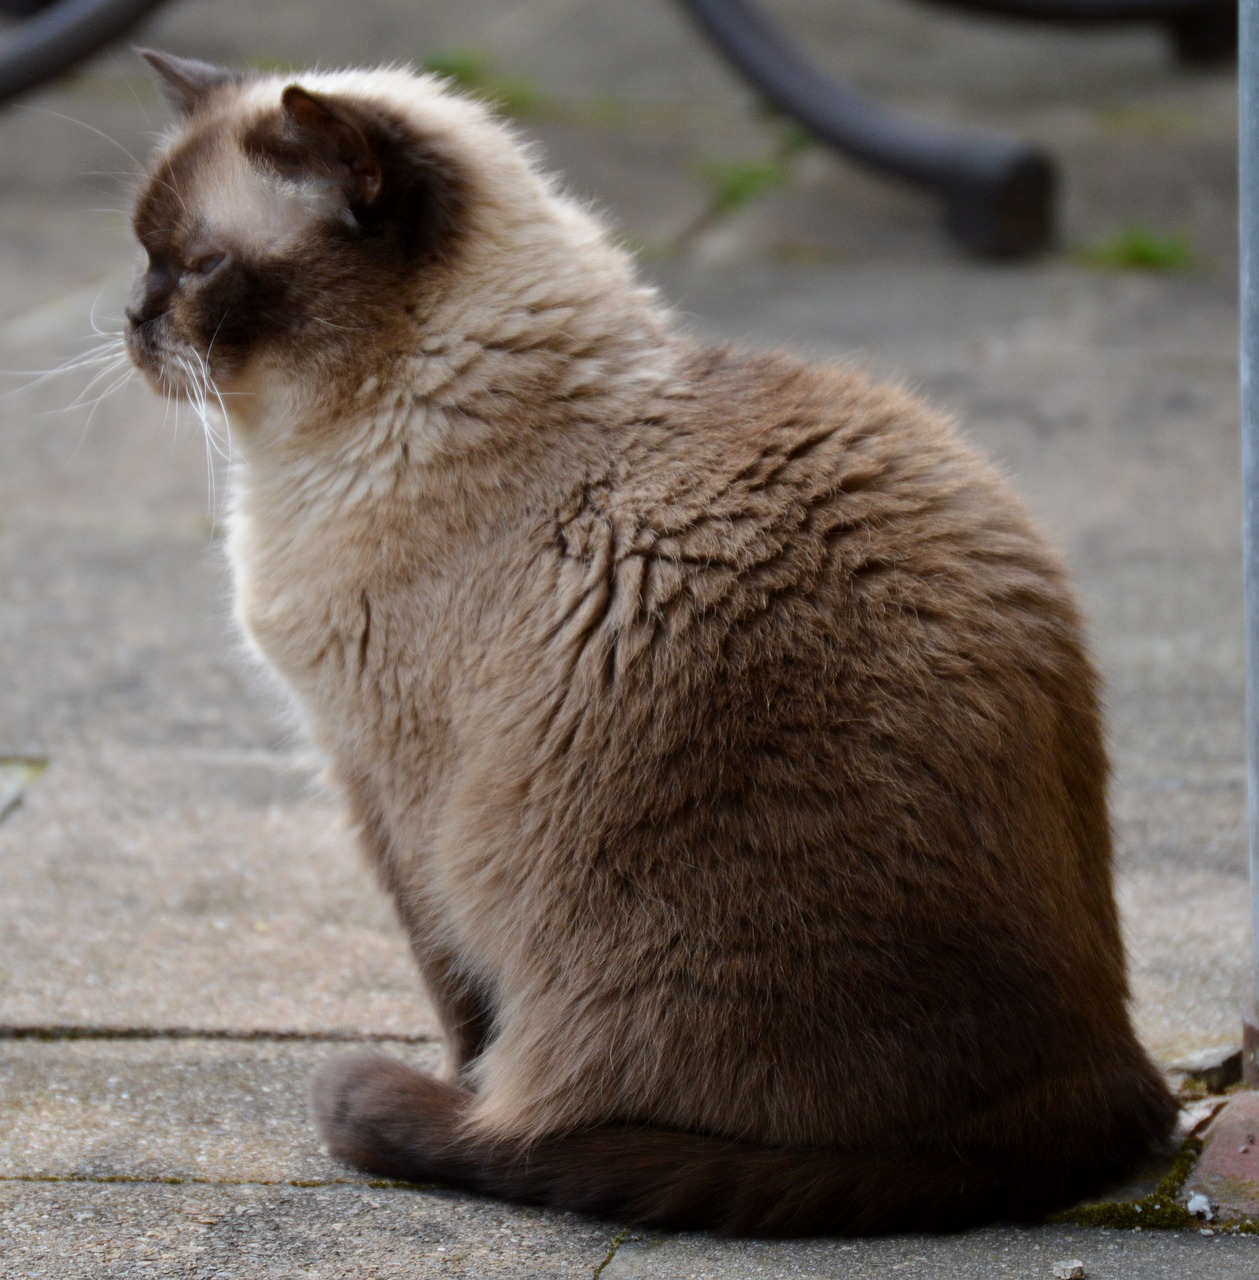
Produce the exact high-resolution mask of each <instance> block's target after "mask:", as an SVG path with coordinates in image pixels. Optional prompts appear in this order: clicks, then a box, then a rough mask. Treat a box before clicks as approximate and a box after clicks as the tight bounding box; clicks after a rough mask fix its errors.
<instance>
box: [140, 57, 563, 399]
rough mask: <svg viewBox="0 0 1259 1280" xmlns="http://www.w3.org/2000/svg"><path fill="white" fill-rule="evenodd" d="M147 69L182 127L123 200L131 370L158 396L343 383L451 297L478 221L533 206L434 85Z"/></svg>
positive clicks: (490, 136)
mask: <svg viewBox="0 0 1259 1280" xmlns="http://www.w3.org/2000/svg"><path fill="white" fill-rule="evenodd" d="M144 56H145V57H146V58H147V59H148V61H149V62H150V63H151V64H152V65H153V67H154V68H155V69H156V70H157V72H158V74H159V76H160V78H161V84H162V87H163V89H164V91H165V95H166V97H167V98H168V99H169V100H170V102H171V103H172V104H173V106H174V107H175V108H176V110H177V112H178V113H179V117H180V119H179V124H178V126H177V127H176V129H175V130H174V131H173V133H172V134H171V135H170V137H169V138H168V139H167V141H166V142H165V145H164V146H162V148H161V149H160V151H159V153H158V155H157V156H156V158H155V160H154V161H153V164H152V166H151V168H150V171H149V173H148V174H147V176H146V177H145V179H144V181H143V185H142V188H141V191H140V194H139V198H138V200H137V202H136V207H135V214H134V227H135V233H136V236H137V238H138V239H139V242H140V245H141V248H142V249H143V251H144V256H143V259H142V260H141V263H140V265H139V268H138V271H137V275H136V279H135V283H134V286H133V289H132V292H131V296H130V299H129V302H128V305H127V319H128V326H127V343H128V349H129V351H130V354H131V357H132V359H133V361H134V362H135V363H136V364H137V365H138V366H139V368H140V369H141V370H142V371H143V372H144V373H145V374H146V375H147V376H148V377H149V379H150V381H152V382H153V383H154V384H155V385H156V386H158V387H159V388H160V389H163V390H167V391H174V392H176V393H180V392H183V393H188V392H189V391H190V390H192V389H193V387H194V386H195V384H196V383H197V381H198V379H199V378H200V379H202V380H204V375H207V374H208V376H209V379H210V380H211V382H212V384H214V385H216V386H217V387H218V388H219V389H225V390H228V391H231V390H232V389H234V388H244V389H245V390H248V389H250V388H251V387H256V386H257V385H259V384H260V383H262V382H267V383H268V384H270V383H275V382H276V381H279V382H285V381H289V382H293V383H296V382H302V383H304V384H306V385H310V384H311V383H312V380H314V381H315V382H318V381H320V380H322V381H323V382H324V383H325V384H331V383H334V382H336V380H337V379H342V380H343V379H344V377H345V374H346V370H347V369H352V368H353V367H354V366H355V365H356V363H357V365H358V366H360V367H361V366H362V365H363V363H364V361H368V360H370V358H371V355H372V353H373V352H376V351H379V350H381V349H382V348H387V347H388V346H389V345H390V344H391V343H398V342H400V339H399V337H398V335H399V332H400V331H401V330H402V329H404V328H406V327H407V326H410V327H411V329H412V330H414V326H415V323H416V317H417V315H418V316H421V318H422V313H423V312H424V310H425V308H427V307H431V306H433V305H434V300H435V299H438V298H441V297H445V296H448V295H449V293H450V292H451V289H450V286H451V282H452V281H456V280H458V279H460V278H461V273H462V272H463V271H464V270H465V269H468V268H469V267H470V266H471V263H470V261H469V255H468V253H467V252H466V250H467V247H468V245H469V244H470V243H471V242H474V241H478V240H483V239H484V237H483V236H482V235H479V234H476V232H475V228H476V226H477V225H478V224H482V225H483V224H484V223H485V220H486V216H487V210H488V211H489V214H490V216H491V217H497V218H498V220H499V222H502V221H503V218H504V215H505V213H506V212H507V211H508V209H509V206H511V205H512V204H513V203H515V204H521V205H527V204H528V203H529V193H530V191H531V190H532V191H533V192H534V194H535V195H542V194H544V192H545V184H543V183H541V182H540V180H538V179H537V178H536V176H535V175H533V173H532V172H531V170H530V168H529V166H528V165H527V163H526V162H525V160H524V158H523V156H522V154H521V153H520V152H519V149H518V148H516V147H515V146H514V145H513V144H511V142H510V139H509V138H508V135H507V134H506V132H505V131H504V130H503V129H502V128H501V127H499V126H498V125H497V124H496V123H494V122H493V121H492V119H491V118H490V117H489V114H488V113H487V112H486V111H485V110H484V109H482V108H481V107H480V106H479V105H478V104H476V103H473V102H469V101H467V100H465V99H462V98H459V97H457V96H455V95H453V94H450V93H448V92H446V91H445V90H444V89H443V87H442V86H441V85H440V84H439V83H437V82H436V81H434V80H433V79H432V78H431V77H416V76H412V75H409V74H406V73H403V72H397V71H378V72H353V73H329V74H325V73H316V74H312V75H310V76H303V77H301V78H300V79H297V80H294V79H293V78H292V77H283V76H275V75H262V74H256V73H241V72H235V71H228V70H224V69H221V68H217V67H213V66H210V65H208V64H205V63H201V62H195V61H191V60H188V59H182V58H174V57H171V56H169V55H166V54H158V53H153V52H145V53H144ZM487 156H488V157H490V158H492V160H493V163H488V164H487V163H483V161H484V160H485V159H486V157H487ZM486 174H492V175H495V176H496V180H497V183H498V187H497V189H495V188H494V187H493V184H487V182H486V181H485V175H486ZM513 182H514V188H515V194H514V195H513V193H512V190H511V188H512V186H513Z"/></svg>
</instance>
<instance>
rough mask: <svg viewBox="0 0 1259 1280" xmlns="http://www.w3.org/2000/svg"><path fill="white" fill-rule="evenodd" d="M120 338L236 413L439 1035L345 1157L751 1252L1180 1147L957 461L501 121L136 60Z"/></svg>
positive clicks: (1046, 564) (1091, 798)
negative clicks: (593, 195) (131, 197)
mask: <svg viewBox="0 0 1259 1280" xmlns="http://www.w3.org/2000/svg"><path fill="white" fill-rule="evenodd" d="M146 56H147V57H148V58H149V60H150V61H151V62H152V63H153V65H154V66H155V68H156V69H157V71H158V73H159V75H160V77H161V79H162V82H163V84H164V85H165V87H166V90H167V93H168V96H169V97H170V98H171V100H172V102H173V103H174V104H175V106H176V108H177V109H178V111H179V112H180V115H181V122H180V125H179V127H178V129H177V130H176V131H175V133H174V134H173V135H172V137H171V138H170V139H168V140H167V141H166V143H165V144H164V145H163V146H162V147H161V149H160V151H159V153H158V155H157V157H156V159H155V160H154V162H153V165H152V169H151V172H150V174H149V176H148V179H147V181H146V183H145V185H144V187H143V189H142V192H141V195H140V198H139V201H138V204H137V208H136V215H135V226H136V233H137V236H138V238H139V240H140V243H141V245H142V246H143V248H144V249H145V251H146V255H147V256H146V260H145V263H144V265H143V267H142V269H141V271H140V273H139V276H138V279H137V282H136V287H135V291H134V294H133V297H132V299H131V302H130V305H129V308H128V315H129V318H130V329H129V339H128V340H129V346H130V350H131V353H132V356H133V358H134V360H135V362H136V363H137V364H138V366H139V367H140V368H141V369H142V370H143V371H144V372H145V373H146V374H147V375H148V376H149V378H150V379H151V381H152V382H153V383H154V384H155V385H156V386H157V387H159V388H161V389H164V390H166V391H167V392H173V393H175V394H180V395H185V396H188V397H190V398H192V399H194V400H197V401H198V402H199V403H200V404H202V406H204V405H205V404H206V403H207V402H210V401H211V400H212V399H213V395H212V394H211V393H213V394H217V395H218V396H219V397H220V401H219V403H220V404H221V405H222V406H223V408H224V411H225V412H226V413H227V414H228V416H229V417H230V421H231V427H232V437H233V440H234V442H235V448H236V450H237V452H238V457H237V461H236V465H235V468H234V472H233V480H232V483H233V499H232V507H231V517H230V521H231V523H230V540H229V551H230V558H231V563H232V569H233V573H234V579H235V590H236V609H237V617H238V619H239V622H240V625H241V628H242V630H243V632H244V634H245V636H246V637H247V639H248V640H249V642H250V644H251V645H252V646H253V648H254V650H255V651H256V653H257V655H258V657H259V658H260V659H261V661H262V663H263V664H264V665H265V666H266V668H267V669H269V670H270V671H272V672H274V673H275V674H276V676H278V678H279V680H280V682H281V684H282V685H283V686H284V688H285V689H286V690H287V691H288V693H289V694H290V695H291V697H292V699H293V700H294V702H295V703H296V706H297V708H298V710H299V712H300V715H301V719H302V721H303V723H304V724H305V725H306V726H307V727H308V728H309V730H310V733H311V734H312V736H313V738H314V740H315V742H316V743H317V744H318V746H319V747H320V748H321V749H322V751H323V752H324V754H325V755H326V757H327V758H328V760H329V762H330V765H331V769H332V772H333V774H334V776H335V778H336V779H337V781H338V783H339V785H340V787H341V788H342V790H343V791H344V794H345V797H346V801H347V803H348V805H349V807H350V809H351V811H352V813H353V816H354V818H355V820H356V822H357V825H358V828H359V831H360V833H361V838H362V841H363V843H364V846H365V847H366V849H367V851H368V853H369V854H370V856H371V859H372V861H373V862H374V864H375V866H376V867H377V869H378V871H379V874H380V877H381V880H382V882H383V884H384V885H385V887H386V888H387V889H388V891H389V892H390V893H391V894H392V896H393V898H394V901H395V902H396V904H397V907H398V911H399V914H400V916H401V918H402V921H403V924H404V926H405V928H406V930H407V934H408V936H409V939H410V942H411V945H412V947H413V950H414V952H415V956H416V959H417V960H418V962H419V966H420V969H421V971H422V973H423V976H424V980H425V983H426V985H427V987H428V990H429V992H430V995H431V997H432V1001H433V1004H434V1006H435V1008H436V1010H437V1013H438V1016H439V1018H440V1020H441V1022H442V1025H443V1028H444V1031H445V1036H446V1049H447V1058H448V1065H447V1069H446V1072H445V1075H444V1077H443V1078H437V1077H431V1076H426V1075H422V1074H420V1073H417V1072H414V1071H412V1070H410V1069H409V1068H407V1067H405V1066H403V1065H402V1064H400V1063H397V1062H393V1061H391V1060H389V1059H387V1058H384V1057H381V1056H380V1055H367V1056H359V1057H355V1058H351V1059H347V1060H344V1061H338V1062H334V1063H333V1064H331V1065H330V1066H328V1067H326V1068H325V1069H324V1071H323V1072H322V1073H321V1074H320V1076H319V1078H318V1080H317V1082H316V1086H315V1111H316V1116H317V1118H318V1122H319V1124H320V1128H321V1131H322V1133H323V1134H324V1136H325V1138H326V1140H327V1141H328V1143H329V1145H330V1147H331V1148H332V1150H333V1151H334V1153H335V1154H337V1155H339V1156H340V1157H342V1158H343V1159H346V1160H348V1161H350V1162H352V1163H354V1164H356V1165H358V1166H359V1167H361V1168H364V1169H368V1170H373V1171H377V1172H381V1173H386V1174H389V1175H391V1176H397V1177H404V1178H412V1179H416V1180H437V1181H442V1182H446V1183H449V1184H452V1185H456V1186H463V1187H467V1188H470V1189H474V1190H477V1191H482V1192H488V1193H490V1194H494V1195H499V1196H504V1197H508V1198H512V1199H518V1200H523V1201H530V1202H536V1203H542V1204H549V1205H555V1206H558V1207H561V1208H570V1209H577V1210H582V1211H586V1212H590V1213H597V1214H602V1215H606V1216H609V1217H613V1218H617V1219H620V1220H622V1221H627V1222H635V1223H651V1224H660V1225H667V1226H676V1227H707V1228H713V1229H717V1230H721V1231H727V1232H734V1233H745V1234H767V1235H768V1234H787V1233H792V1234H794V1233H813V1232H856V1231H874V1230H890V1229H914V1228H924V1227H927V1228H954V1227H959V1226H962V1225H965V1224H968V1223H972V1222H977V1221H981V1220H983V1219H986V1218H994V1217H1017V1218H1031V1217H1035V1216H1037V1215H1041V1214H1044V1213H1045V1212H1047V1211H1049V1210H1052V1209H1054V1208H1056V1207H1059V1206H1061V1205H1063V1204H1065V1203H1068V1202H1070V1201H1071V1200H1073V1199H1076V1198H1079V1197H1081V1196H1083V1195H1086V1194H1088V1193H1091V1192H1094V1191H1096V1190H1099V1189H1100V1188H1102V1187H1103V1186H1104V1184H1105V1183H1107V1182H1108V1181H1110V1180H1112V1179H1116V1178H1118V1177H1120V1176H1122V1175H1123V1174H1124V1173H1126V1172H1127V1171H1128V1170H1129V1169H1130V1168H1131V1167H1132V1166H1133V1165H1134V1163H1135V1162H1137V1161H1138V1160H1140V1159H1141V1158H1142V1157H1143V1156H1144V1155H1145V1154H1146V1153H1147V1152H1148V1151H1149V1150H1151V1148H1153V1147H1156V1146H1158V1145H1159V1144H1161V1143H1163V1142H1165V1141H1166V1140H1167V1138H1168V1135H1169V1132H1170V1130H1171V1126H1172V1122H1173V1117H1174V1111H1175V1108H1174V1105H1173V1103H1172V1101H1171V1098H1170V1096H1169V1095H1168V1093H1167V1090H1166V1087H1165V1085H1164V1083H1163V1081H1162V1079H1161V1077H1160V1076H1159V1074H1158V1072H1157V1071H1155V1069H1154V1068H1153V1067H1152V1065H1151V1064H1150V1062H1149V1061H1148V1060H1147V1058H1146V1056H1145V1054H1144V1053H1143V1051H1142V1050H1141V1048H1140V1046H1139V1045H1138V1044H1137V1041H1136V1039H1135V1038H1134V1035H1133V1032H1132V1028H1131V1025H1130V1022H1129V1018H1128V1013H1127V1008H1126V1001H1127V991H1126V985H1125V977H1124V961H1123V952H1122V944H1121V940H1120V934H1119V927H1118V921H1117V917H1116V909H1115V903H1114V897H1113V892H1112V883H1111V849H1110V833H1109V828H1108V821H1107V811H1106V795H1105V791H1106V759H1105V754H1104V750H1103V744H1102V734H1101V728H1100V723H1099V712H1098V702H1097V692H1096V684H1097V681H1096V678H1095V675H1094V672H1093V670H1092V667H1091V666H1090V663H1089V661H1088V658H1087V656H1086V654H1085V652H1084V649H1083V646H1082V641H1081V635H1080V623H1079V619H1078V617H1077V613H1076V608H1075V605H1074V603H1073V601H1072V598H1071V594H1070V591H1069V589H1068V587H1067V585H1066V583H1065V581H1064V576H1063V573H1062V570H1061V569H1060V567H1059V566H1058V564H1057V562H1056V560H1055V559H1054V557H1053V556H1052V555H1051V554H1050V553H1049V552H1048V551H1047V550H1046V549H1045V547H1044V545H1043V543H1042V541H1041V539H1040V537H1039V536H1038V535H1037V534H1036V532H1035V531H1034V530H1033V529H1032V527H1031V526H1030V525H1029V522H1028V520H1027V518H1026V516H1025V515H1024V513H1023V510H1022V508H1021V506H1020V505H1019V503H1018V502H1017V501H1016V500H1015V499H1014V498H1013V497H1012V496H1011V494H1010V493H1009V491H1008V489H1007V487H1006V485H1005V484H1004V482H1003V481H1002V480H1001V479H1000V477H999V476H998V475H997V474H996V473H995V472H994V470H993V469H992V468H990V467H989V466H988V464H987V463H985V462H984V461H983V460H982V459H981V458H979V457H978V456H977V455H976V453H975V452H974V451H973V450H972V449H971V448H970V447H969V446H967V445H966V444H965V443H964V442H963V441H962V440H961V439H960V438H959V436H958V434H957V433H956V432H955V431H954V429H953V428H952V426H951V425H950V424H949V423H948V422H946V421H945V420H943V419H942V418H941V417H939V416H938V415H936V414H935V413H933V412H932V411H930V410H929V409H927V408H926V407H924V406H923V405H922V404H921V403H919V402H918V401H917V400H915V399H914V398H912V397H911V396H909V395H907V394H906V393H904V392H902V391H901V390H899V389H897V388H895V387H888V386H879V385H875V384H873V383H871V382H870V381H868V380H867V379H866V378H865V377H864V376H863V375H862V374H860V373H858V372H855V371H853V370H851V369H846V368H842V367H835V366H826V367H814V366H809V365H806V364H804V363H801V362H799V361H797V360H795V359H793V358H791V357H789V356H786V355H781V354H777V355H775V354H769V355H754V354H747V353H744V352H740V351H735V350H730V349H727V348H716V347H710V346H706V345H703V344H702V343H699V342H697V341H695V340H693V339H691V338H689V337H687V336H685V335H684V334H682V333H680V332H679V331H678V329H677V328H676V326H675V324H674V321H673V319H672V317H671V316H670V315H669V313H668V312H667V310H666V309H665V308H664V307H663V306H662V304H661V303H660V302H659V300H658V299H657V297H656V296H655V294H654V292H653V291H652V290H650V289H649V288H646V287H644V286H643V285H642V284H641V283H639V281H638V280H637V278H636V276H635V274H634V270H633V266H632V264H631V262H630V261H629V259H628V258H627V256H626V255H625V254H624V253H623V252H622V251H621V250H620V249H619V248H617V247H616V246H615V245H614V244H613V243H612V241H611V240H610V239H609V237H608V236H607V234H606V233H605V231H604V230H603V228H602V227H601V226H600V225H599V224H598V222H597V221H596V220H595V219H593V218H592V217H591V216H590V214H589V213H587V212H586V211H585V210H584V209H582V208H581V207H580V206H579V205H578V204H577V203H576V202H574V201H573V200H572V199H571V198H569V197H568V196H566V195H565V194H564V193H563V192H562V191H561V190H560V188H559V187H558V186H557V185H556V184H555V183H554V182H553V181H552V180H551V179H550V178H548V177H547V176H545V175H544V174H543V173H542V172H541V171H540V170H539V169H538V168H537V166H536V162H535V160H534V158H533V155H532V153H531V152H530V151H528V150H527V149H525V148H523V147H522V146H521V145H520V144H519V142H518V141H517V140H516V138H515V137H514V136H513V135H512V134H511V132H510V131H509V130H507V129H506V128H505V127H503V126H502V125H500V124H499V123H498V122H496V121H495V120H494V119H493V117H492V116H491V115H490V113H489V112H488V111H487V110H486V109H485V108H484V107H482V106H481V105H479V104H477V103H475V102H472V101H469V100H468V99H466V98H463V97H460V96H459V95H457V94H455V93H453V92H452V91H450V89H449V88H448V87H447V86H445V85H443V84H442V83H441V82H440V81H438V80H436V79H434V78H433V77H428V76H411V75H409V74H406V73H404V72H401V71H397V70H392V71H368V72H339V73H312V74H311V75H306V76H298V77H281V76H275V75H261V74H253V73H236V72H228V71H224V70H221V69H218V68H215V67H210V66H208V65H206V64H203V63H198V62H190V61H188V60H184V59H178V58H173V57H171V56H169V55H165V54H153V53H150V54H148V55H146Z"/></svg>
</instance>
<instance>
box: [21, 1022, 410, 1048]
mask: <svg viewBox="0 0 1259 1280" xmlns="http://www.w3.org/2000/svg"><path fill="white" fill-rule="evenodd" d="M0 1040H41V1041H58V1042H65V1041H70V1040H226V1041H234V1042H240V1043H248V1042H251V1041H262V1042H264V1043H266V1042H268V1041H271V1042H280V1043H302V1042H309V1043H312V1044H387V1043H390V1042H392V1043H395V1044H432V1043H434V1041H435V1037H434V1036H431V1035H407V1034H405V1033H402V1034H399V1033H394V1032H387V1031H335V1030H330V1031H284V1030H279V1031H266V1030H246V1029H243V1028H230V1027H227V1028H219V1027H207V1028H198V1027H100V1026H97V1027H92V1026H75V1025H71V1024H63V1025H51V1026H0Z"/></svg>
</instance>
